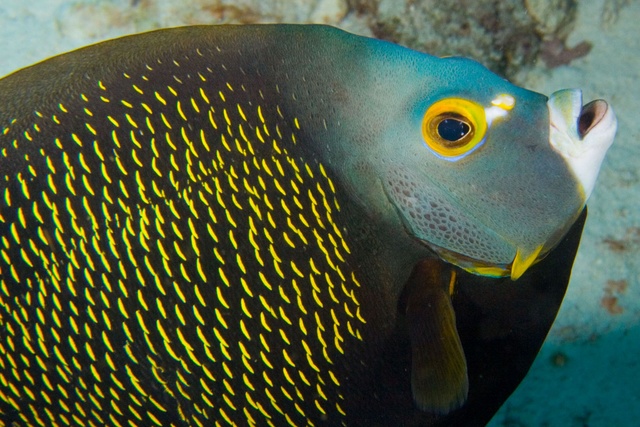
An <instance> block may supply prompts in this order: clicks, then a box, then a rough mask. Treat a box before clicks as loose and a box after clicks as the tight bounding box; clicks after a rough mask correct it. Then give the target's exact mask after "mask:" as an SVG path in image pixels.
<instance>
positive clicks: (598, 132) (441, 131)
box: [383, 58, 616, 280]
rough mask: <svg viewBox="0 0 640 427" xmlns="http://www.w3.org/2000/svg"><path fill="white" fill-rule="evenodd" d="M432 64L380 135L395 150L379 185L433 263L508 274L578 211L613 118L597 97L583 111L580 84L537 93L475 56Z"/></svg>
mask: <svg viewBox="0 0 640 427" xmlns="http://www.w3.org/2000/svg"><path fill="white" fill-rule="evenodd" d="M440 61H441V62H438V63H437V64H430V70H429V73H430V74H429V76H428V78H426V79H425V82H426V83H425V84H424V89H423V90H422V91H420V92H421V93H420V94H417V95H416V97H415V98H412V99H411V101H408V102H407V104H406V106H405V107H403V108H406V109H407V110H409V111H410V114H407V116H408V117H410V122H409V123H407V122H405V123H403V126H402V129H400V128H398V127H396V128H395V129H394V132H395V133H394V134H393V135H389V138H393V139H394V141H395V142H396V145H395V149H396V150H397V149H398V148H400V149H401V150H402V151H403V152H402V153H399V154H398V156H399V157H396V158H397V159H400V160H399V161H398V160H395V161H390V162H387V165H388V166H387V169H386V173H385V180H384V183H383V186H384V191H385V193H386V194H387V197H388V199H389V201H390V202H391V204H392V205H393V206H394V207H395V209H396V211H397V213H398V214H399V215H400V217H401V221H402V222H403V223H404V227H405V228H406V229H407V230H408V231H409V233H410V234H411V235H412V236H414V237H415V238H417V239H418V240H419V241H420V242H421V243H423V244H425V245H426V246H428V247H429V248H430V249H431V250H432V251H434V252H436V254H438V255H439V256H440V257H441V258H442V259H444V260H445V261H448V262H450V263H452V264H454V265H457V266H459V267H461V268H463V269H465V270H467V271H470V272H473V273H476V274H479V275H485V276H493V277H501V276H511V278H512V279H514V280H515V279H517V278H518V277H519V276H521V275H522V274H523V273H524V272H525V271H526V270H527V268H528V267H529V266H530V265H532V264H533V263H535V262H536V261H538V260H540V259H542V258H543V257H544V256H545V254H546V253H548V252H549V251H550V250H551V249H553V247H555V245H556V244H557V243H558V242H559V241H560V239H561V238H562V237H563V236H564V234H565V233H566V232H567V231H568V229H569V228H570V226H571V225H572V224H573V222H574V221H575V220H576V218H577V217H578V215H579V214H580V212H581V211H582V210H583V208H584V206H585V204H586V201H587V199H588V197H589V195H590V194H591V192H592V190H593V187H594V184H595V180H596V177H597V175H598V171H599V168H600V165H601V163H602V160H603V159H604V156H605V153H606V151H607V149H608V148H609V146H610V145H611V143H612V142H613V138H614V135H615V131H616V118H615V114H614V112H613V110H612V109H611V107H610V106H609V105H608V104H607V103H606V102H605V101H603V100H596V101H593V102H591V103H588V104H587V105H584V106H583V105H582V95H581V92H580V91H579V90H561V91H558V92H556V93H554V94H552V95H551V97H550V98H547V97H545V96H543V95H541V94H538V93H535V92H531V91H528V90H525V89H522V88H519V87H516V86H514V85H512V84H510V83H509V82H507V81H505V80H504V79H502V78H500V77H499V76H497V75H495V74H493V73H491V72H490V71H488V70H487V69H486V68H484V67H483V66H481V65H480V64H478V63H475V62H474V61H471V60H467V59H462V58H446V59H440ZM434 75H435V76H437V77H436V78H434V77H433V76H434ZM389 157H391V156H390V155H389Z"/></svg>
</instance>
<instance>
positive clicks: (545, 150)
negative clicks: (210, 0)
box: [0, 25, 615, 426]
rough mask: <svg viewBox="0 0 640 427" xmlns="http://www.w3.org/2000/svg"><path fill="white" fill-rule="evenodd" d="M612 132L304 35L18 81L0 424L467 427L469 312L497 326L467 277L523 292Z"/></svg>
mask: <svg viewBox="0 0 640 427" xmlns="http://www.w3.org/2000/svg"><path fill="white" fill-rule="evenodd" d="M614 133H615V116H614V114H613V111H612V110H611V108H610V107H609V106H608V105H607V103H606V102H604V101H594V102H592V103H590V104H588V105H586V106H584V107H583V106H582V99H581V93H580V91H578V90H566V91H560V92H558V93H556V94H554V95H552V96H551V98H550V99H549V100H548V99H547V98H546V97H545V96H543V95H540V94H536V93H533V92H530V91H527V90H524V89H521V88H519V87H516V86H513V85H511V84H510V83H508V82H507V81H505V80H503V79H501V78H499V77H497V76H496V75H494V74H492V73H491V72H489V71H488V70H487V69H485V68H484V67H482V66H481V65H479V64H478V63H476V62H473V61H470V60H467V59H462V58H447V59H439V58H435V57H432V56H429V55H426V54H422V53H418V52H414V51H411V50H409V49H406V48H403V47H400V46H397V45H394V44H392V43H388V42H384V41H380V40H375V39H370V38H365V37H359V36H355V35H352V34H349V33H346V32H343V31H340V30H337V29H335V28H330V27H326V26H315V25H313V26H295V25H264V26H201V27H186V28H176V29H168V30H160V31H155V32H150V33H146V34H141V35H135V36H129V37H124V38H120V39H116V40H112V41H108V42H104V43H99V44H97V45H94V46H90V47H87V48H83V49H80V50H77V51H74V52H71V53H67V54H64V55H60V56H57V57H54V58H51V59H48V60H46V61H44V62H41V63H39V64H36V65H34V66H32V67H28V68H25V69H23V70H20V71H17V72H15V73H13V74H11V75H9V76H7V77H5V78H3V79H2V80H0V153H1V155H0V178H1V183H0V420H2V421H1V422H0V424H2V425H28V426H32V425H33V426H51V425H79V426H102V425H113V426H150V425H162V426H167V425H173V426H186V425H191V426H209V425H259V426H265V425H271V426H283V425H292V426H294V425H322V424H326V425H398V423H399V422H400V421H399V420H401V422H403V423H405V424H406V425H409V424H410V423H412V422H414V423H422V424H423V425H431V424H433V423H438V422H442V421H443V420H445V421H446V420H447V419H448V417H467V416H468V417H470V418H469V419H473V415H474V414H473V411H474V410H475V409H473V408H479V407H481V406H483V405H482V402H481V401H482V399H483V398H482V397H481V396H479V395H474V389H473V387H474V386H475V384H476V378H479V377H481V376H482V375H481V372H480V374H478V371H482V370H483V369H486V370H489V369H495V365H493V366H489V367H485V366H480V365H481V364H478V363H477V362H478V361H479V360H485V359H482V358H483V357H485V356H483V355H482V354H483V353H482V351H483V350H482V348H480V349H478V348H477V347H473V343H474V342H476V343H477V342H479V341H478V334H477V333H476V332H473V330H472V328H470V323H469V322H475V321H476V320H474V318H473V316H471V315H470V311H472V307H475V309H482V308H483V307H484V306H483V304H485V305H487V306H491V305H492V304H493V306H494V308H495V310H500V309H503V311H509V310H510V307H509V306H508V305H509V304H510V301H511V300H510V299H509V298H506V297H503V295H495V298H494V297H492V295H493V293H495V292H507V291H504V290H501V289H504V287H500V286H495V287H493V286H492V285H491V282H492V281H502V282H504V281H505V279H489V277H506V278H507V279H506V281H508V282H510V280H509V279H508V277H511V278H512V279H517V278H518V277H520V276H522V275H523V274H524V277H523V279H522V280H523V281H524V280H525V278H526V277H528V274H529V273H526V274H525V272H526V271H527V270H528V268H529V267H530V266H531V265H533V264H534V263H536V262H537V261H540V260H542V258H543V257H544V256H545V255H546V254H548V253H549V252H550V251H551V250H552V249H553V248H554V247H555V246H556V245H557V244H558V243H559V242H560V241H561V240H562V238H563V236H564V235H565V234H566V233H567V230H569V228H570V227H571V225H572V224H573V223H574V222H575V221H576V219H577V218H578V216H579V214H580V213H581V212H582V211H583V208H584V206H585V203H586V200H587V198H588V196H589V194H590V192H591V190H592V188H593V185H594V182H595V177H596V175H597V171H598V168H599V165H600V162H601V161H602V158H603V156H604V154H605V152H606V149H607V148H608V146H609V145H610V144H611V142H612V139H613V134H614ZM579 232H580V230H579V227H578V231H577V232H576V233H577V234H576V233H574V237H573V240H572V242H573V244H572V246H570V248H569V249H568V254H567V255H565V254H564V253H562V254H559V255H558V256H559V257H560V265H561V266H562V267H563V268H564V270H563V271H564V273H563V275H561V276H560V278H558V279H556V278H554V277H549V278H548V280H549V281H551V282H554V281H555V282H558V286H559V289H560V296H559V298H558V297H556V298H555V299H554V300H553V303H552V304H550V307H551V308H550V315H549V316H547V317H546V318H545V319H544V321H543V322H542V326H541V327H540V328H539V331H538V332H537V333H536V335H535V337H536V338H535V340H536V341H535V345H534V347H535V349H534V350H533V351H531V350H526V351H525V350H523V352H524V353H525V354H524V356H525V358H526V360H527V361H526V364H527V367H528V365H529V364H530V363H531V360H532V359H533V355H535V352H537V349H538V348H539V345H540V344H541V342H542V340H543V339H544V335H545V334H546V331H547V330H548V328H549V325H550V323H551V321H552V320H553V317H554V316H555V312H556V311H557V308H558V305H559V303H560V300H561V297H562V294H563V293H564V287H565V286H566V283H567V281H568V271H569V270H570V266H571V263H572V261H573V255H574V252H573V251H575V247H576V246H577V238H575V235H577V236H579ZM553 256H554V255H552V256H551V257H553ZM546 261H547V260H543V261H541V262H540V264H539V265H540V266H542V265H544V263H545V262H546ZM536 267H538V266H534V267H533V269H535V268H536ZM532 277H533V276H532ZM536 277H538V276H536ZM527 280H529V279H527ZM531 280H533V281H531ZM531 280H530V282H531V283H532V284H533V285H536V284H537V283H538V280H547V279H531ZM502 282H501V283H502ZM555 282H554V283H555ZM487 283H488V284H487ZM519 283H520V281H518V282H516V283H508V286H510V287H512V288H515V289H518V286H519ZM523 283H525V282H523ZM527 283H528V282H527ZM533 285H532V286H533ZM527 286H529V285H523V288H526V287H527ZM533 288H535V286H533ZM474 289H480V290H479V291H475V290H474ZM474 292H476V294H474ZM515 292H516V293H517V292H518V291H515ZM478 293H479V296H478ZM534 297H535V294H534ZM452 298H453V304H452ZM483 298H484V299H483ZM474 301H475V302H474ZM478 301H480V302H478ZM531 304H533V305H539V306H543V307H544V306H545V302H544V299H537V300H533V301H531ZM457 306H458V307H459V308H458V310H459V311H462V312H461V313H458V317H459V318H460V319H461V322H465V323H464V324H462V323H461V324H459V325H456V320H455V310H456V307H457ZM465 310H470V311H469V313H467V312H465ZM515 317H516V318H517V317H518V316H515ZM466 319H470V320H468V321H467V320H466ZM515 321H517V319H516V320H514V322H515ZM507 329H508V325H507ZM458 330H460V331H461V333H460V335H459V334H458ZM540 331H542V332H540ZM526 332H527V329H526V328H525V329H524V330H523V331H521V335H519V336H520V337H521V336H522V335H523V334H524V335H526ZM403 340H404V341H403ZM480 341H481V340H480ZM403 342H404V343H410V344H409V346H408V347H407V346H404V345H403V344H402V343H403ZM394 343H397V344H398V346H395V344H394ZM466 343H469V351H468V354H467V357H465V354H464V353H465V350H463V348H464V347H465V345H466ZM492 346H493V347H492ZM399 348H404V349H406V351H404V350H403V352H402V353H401V354H400V353H398V351H397V349H399ZM487 348H488V349H489V350H491V349H492V348H493V349H494V350H495V348H497V347H496V344H493V343H487ZM491 351H493V350H491ZM389 355H395V356H399V357H397V363H390V364H389V360H390V359H389ZM395 356H393V357H395ZM518 356H519V355H515V356H514V357H518ZM487 362H488V363H489V364H490V363H492V362H491V360H488V361H487ZM385 366H392V367H393V369H395V371H394V372H398V376H397V377H394V378H390V377H389V376H388V375H384V369H383V368H384V367H385ZM469 369H471V370H469ZM514 369H515V368H514ZM518 369H520V371H518V372H517V373H516V374H515V375H516V376H517V377H518V378H521V377H522V376H523V375H524V372H526V369H524V371H522V369H521V368H518ZM405 372H410V373H407V374H406V375H405V374H404V373H405ZM470 378H471V379H470ZM385 381H386V382H385ZM518 381H519V380H518ZM383 382H384V386H381V384H383ZM394 382H397V384H392V383H394ZM470 384H471V389H470V390H469V385H470ZM394 387H395V388H394ZM479 387H480V388H479V389H482V388H481V386H479ZM492 387H496V385H495V384H493V385H492ZM509 387H510V389H509V391H508V393H510V391H511V390H512V389H513V387H515V385H510V386H509ZM498 388H499V387H498ZM385 390H386V391H385ZM392 390H400V392H398V393H397V394H395V395H392V394H391V393H390V392H389V391H392ZM508 393H506V394H507V395H508ZM503 394H504V393H503ZM468 396H469V397H468ZM405 398H406V399H405ZM505 398H506V396H502V395H501V397H500V398H499V399H498V400H496V399H493V400H491V399H492V398H490V397H488V398H487V399H489V400H491V404H490V405H489V407H490V408H492V409H491V410H489V412H491V411H495V409H497V407H498V406H499V404H500V402H501V401H503V400H504V399H505ZM403 399H404V400H403ZM467 399H468V400H469V406H468V407H465V404H464V402H465V401H467ZM474 402H476V403H474ZM477 402H480V404H477ZM472 403H473V405H474V406H471V404H472ZM461 406H462V409H459V410H457V409H458V408H460V407H461ZM407 408H409V409H408V410H407ZM465 411H466V412H465ZM456 414H467V415H459V416H458V415H456ZM489 416H490V415H489ZM403 417H404V418H403ZM12 423H15V424H12Z"/></svg>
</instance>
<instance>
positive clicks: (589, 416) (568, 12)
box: [0, 0, 640, 427]
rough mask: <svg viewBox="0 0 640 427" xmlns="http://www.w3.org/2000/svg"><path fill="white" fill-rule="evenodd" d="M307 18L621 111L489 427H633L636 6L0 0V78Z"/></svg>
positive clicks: (637, 242)
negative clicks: (535, 350) (564, 283)
mask: <svg viewBox="0 0 640 427" xmlns="http://www.w3.org/2000/svg"><path fill="white" fill-rule="evenodd" d="M254 22H314V23H327V24H331V25H337V26H340V27H342V28H344V29H346V30H348V31H351V32H355V33H358V34H362V35H367V36H374V37H378V38H383V39H387V40H391V41H394V42H396V43H399V44H403V45H405V46H409V47H411V48H414V49H417V50H422V51H425V52H428V53H432V54H436V55H464V56H468V57H472V58H474V59H476V60H478V61H480V62H482V63H483V64H485V65H486V66H487V67H489V68H490V69H492V70H493V71H495V72H497V73H498V74H501V75H503V76H505V77H507V78H508V79H510V80H511V81H513V82H514V83H516V84H518V85H521V86H524V87H526V88H528V89H532V90H536V91H539V92H541V93H545V94H550V93H551V92H553V91H555V90H558V89H561V88H580V89H582V90H583V94H584V100H585V102H588V101H590V100H592V99H596V98H603V99H605V100H606V101H607V102H609V103H610V104H611V105H612V106H613V108H614V110H615V111H616V114H617V116H618V137H617V139H616V141H615V143H614V145H613V147H612V148H611V150H610V151H609V154H608V155H607V158H606V160H605V162H604V164H603V167H602V170H601V173H600V178H599V181H598V184H597V186H596V189H595V191H594V193H593V195H592V196H591V199H590V201H589V217H588V220H587V225H586V228H585V231H584V234H583V238H582V243H581V247H580V250H579V252H578V256H577V259H576V262H575V265H574V270H573V276H572V280H571V283H570V285H569V289H568V291H567V295H566V297H565V300H564V303H563V305H562V308H561V310H560V313H559V315H558V317H557V319H556V322H555V324H554V326H553V328H552V329H551V332H550V333H549V336H548V338H547V341H546V343H545V345H544V346H543V348H542V350H541V352H540V354H539V356H538V358H537V360H536V362H535V363H534V365H533V367H532V368H531V371H530V372H529V375H528V376H527V378H526V379H525V380H524V381H523V383H522V384H521V385H520V387H519V388H518V390H517V391H516V392H515V393H514V394H513V396H512V397H511V398H510V399H509V400H508V401H507V402H506V404H505V405H504V406H503V408H502V409H501V410H500V412H499V413H498V414H497V415H496V416H495V418H494V420H493V421H492V422H491V423H490V426H491V427H498V426H513V427H519V426H522V427H538V426H589V427H600V426H602V427H605V426H606V427H609V426H637V425H640V359H639V355H640V145H639V144H638V142H637V139H638V137H639V136H640V120H638V117H639V114H638V111H639V110H640V90H638V86H637V84H638V81H639V80H640V79H639V77H640V27H639V26H638V22H640V1H634V0H583V1H579V0H509V1H499V0H475V1H472V0H468V1H435V0H434V1H429V0H300V1H284V0H228V1H221V0H192V1H184V0H75V1H66V0H31V1H29V2H25V1H23V0H0V42H1V43H2V54H1V55H0V76H1V75H5V74H8V73H10V72H11V71H14V70H16V69H18V68H21V67H23V66H27V65H30V64H32V63H34V62H37V61H39V60H42V59H45V58H47V57H49V56H52V55H55V54H58V53H62V52H64V51H68V50H71V49H73V48H77V47H80V46H84V45H87V44H90V43H93V42H97V41H101V40H104V39H107V38H112V37H116V36H119V35H124V34H131V33H136V32H141V31H145V30H151V29H155V28H162V27H168V26H177V25H187V24H219V23H254Z"/></svg>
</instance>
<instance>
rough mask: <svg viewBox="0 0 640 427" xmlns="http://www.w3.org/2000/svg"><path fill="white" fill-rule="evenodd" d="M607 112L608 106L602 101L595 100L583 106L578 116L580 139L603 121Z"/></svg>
mask: <svg viewBox="0 0 640 427" xmlns="http://www.w3.org/2000/svg"><path fill="white" fill-rule="evenodd" d="M608 111H609V104H607V102H606V101H603V100H602V99H596V100H595V101H591V102H590V103H588V104H586V105H585V106H583V107H582V108H581V109H580V115H579V116H578V135H579V136H580V138H581V139H584V137H585V136H586V135H587V134H588V133H589V132H590V131H591V129H593V128H594V127H596V126H598V125H599V124H600V123H601V122H602V121H603V120H605V117H606V115H607V112H608Z"/></svg>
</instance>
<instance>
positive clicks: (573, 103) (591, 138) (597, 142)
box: [547, 89, 617, 202]
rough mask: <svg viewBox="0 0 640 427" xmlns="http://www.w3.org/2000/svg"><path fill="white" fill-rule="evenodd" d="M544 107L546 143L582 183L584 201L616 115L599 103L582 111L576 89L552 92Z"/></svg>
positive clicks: (594, 179) (608, 145)
mask: <svg viewBox="0 0 640 427" xmlns="http://www.w3.org/2000/svg"><path fill="white" fill-rule="evenodd" d="M547 106H548V107H549V115H550V122H551V128H550V133H549V142H550V144H551V146H552V147H553V148H554V150H556V151H557V152H558V153H560V155H561V156H562V157H563V158H564V159H565V160H566V162H567V163H568V164H569V166H570V168H571V170H572V171H573V173H574V175H575V176H576V178H577V179H578V181H579V182H580V183H581V184H582V188H583V190H584V194H585V202H586V201H587V199H588V198H589V196H590V195H591V192H592V191H593V187H594V185H595V182H596V178H597V176H598V171H599V170H600V165H601V164H602V160H603V159H604V156H605V154H606V153H607V150H608V149H609V147H610V146H611V143H613V138H614V136H615V134H616V128H617V120H616V116H615V114H614V112H613V109H612V108H611V107H610V106H609V105H608V104H607V103H606V102H605V101H602V100H597V101H593V102H592V103H589V104H588V105H586V106H585V107H584V108H583V106H582V92H581V91H580V90H579V89H564V90H559V91H557V92H554V93H553V94H552V95H551V96H550V97H549V101H548V102H547ZM581 119H582V123H580V121H581Z"/></svg>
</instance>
